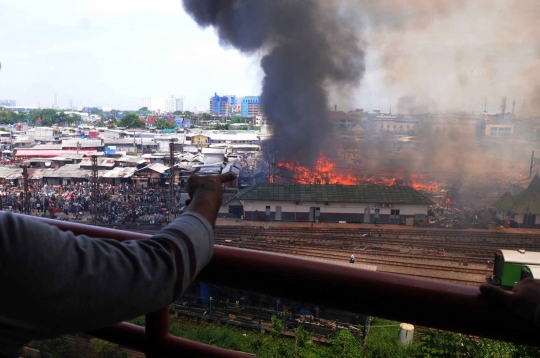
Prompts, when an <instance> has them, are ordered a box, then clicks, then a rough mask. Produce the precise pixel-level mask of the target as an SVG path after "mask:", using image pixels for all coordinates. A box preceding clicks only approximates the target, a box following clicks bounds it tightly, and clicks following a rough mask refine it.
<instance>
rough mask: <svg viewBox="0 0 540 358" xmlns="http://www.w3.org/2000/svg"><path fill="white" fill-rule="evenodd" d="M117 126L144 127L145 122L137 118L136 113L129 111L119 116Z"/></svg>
mask: <svg viewBox="0 0 540 358" xmlns="http://www.w3.org/2000/svg"><path fill="white" fill-rule="evenodd" d="M118 126H119V127H126V128H144V126H145V124H144V122H143V121H141V120H140V119H139V116H138V115H137V114H135V113H129V114H127V115H126V116H125V117H122V118H120V120H119V121H118Z"/></svg>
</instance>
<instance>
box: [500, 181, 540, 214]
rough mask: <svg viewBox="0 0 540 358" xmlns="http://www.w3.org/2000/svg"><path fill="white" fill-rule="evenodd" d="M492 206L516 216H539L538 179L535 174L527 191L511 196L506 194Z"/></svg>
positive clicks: (539, 189) (539, 182)
mask: <svg viewBox="0 0 540 358" xmlns="http://www.w3.org/2000/svg"><path fill="white" fill-rule="evenodd" d="M493 206H495V207H496V208H497V210H510V211H513V212H515V213H516V214H527V213H531V214H540V177H539V176H538V174H536V175H535V176H534V178H533V179H532V180H531V183H530V184H529V186H528V187H527V189H526V190H524V191H522V192H521V193H519V194H516V195H514V196H512V195H511V194H510V193H509V192H506V193H505V194H504V195H503V196H502V197H501V198H500V199H499V200H497V202H496V203H495V204H493Z"/></svg>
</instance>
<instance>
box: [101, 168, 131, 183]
mask: <svg viewBox="0 0 540 358" xmlns="http://www.w3.org/2000/svg"><path fill="white" fill-rule="evenodd" d="M136 171H137V168H135V167H125V168H122V167H116V168H114V169H111V170H108V171H106V172H105V173H104V174H103V177H102V178H103V181H104V182H105V183H109V184H112V185H118V184H121V183H126V182H127V183H131V177H132V176H133V174H135V172H136Z"/></svg>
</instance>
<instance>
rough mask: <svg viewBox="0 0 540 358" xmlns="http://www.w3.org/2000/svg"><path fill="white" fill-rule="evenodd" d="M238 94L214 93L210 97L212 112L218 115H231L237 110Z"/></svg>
mask: <svg viewBox="0 0 540 358" xmlns="http://www.w3.org/2000/svg"><path fill="white" fill-rule="evenodd" d="M237 107H238V106H237V100H236V96H232V95H228V96H218V94H217V93H214V95H213V96H212V97H210V113H212V114H213V115H216V116H230V115H232V114H235V113H236V110H237Z"/></svg>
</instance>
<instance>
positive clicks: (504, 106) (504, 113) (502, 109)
mask: <svg viewBox="0 0 540 358" xmlns="http://www.w3.org/2000/svg"><path fill="white" fill-rule="evenodd" d="M505 115H506V97H503V98H502V103H501V116H502V118H503V119H504V116H505Z"/></svg>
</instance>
